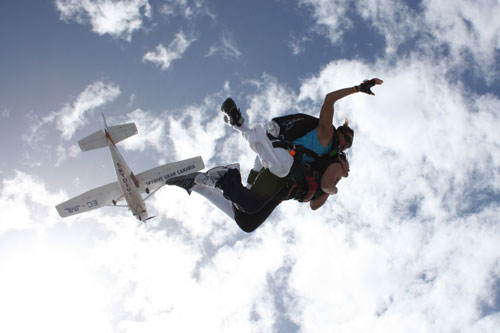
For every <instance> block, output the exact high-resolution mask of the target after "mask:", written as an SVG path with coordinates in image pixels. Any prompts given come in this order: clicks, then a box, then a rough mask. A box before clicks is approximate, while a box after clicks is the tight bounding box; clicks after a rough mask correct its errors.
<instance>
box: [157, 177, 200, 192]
mask: <svg viewBox="0 0 500 333" xmlns="http://www.w3.org/2000/svg"><path fill="white" fill-rule="evenodd" d="M199 174H201V172H193V173H190V174H187V175H182V176H178V177H172V178H169V179H167V181H166V182H165V183H166V184H167V185H175V186H179V187H182V188H183V189H185V190H186V191H187V193H188V194H189V195H191V192H192V191H193V190H192V188H193V186H194V185H195V178H196V176H197V175H199Z"/></svg>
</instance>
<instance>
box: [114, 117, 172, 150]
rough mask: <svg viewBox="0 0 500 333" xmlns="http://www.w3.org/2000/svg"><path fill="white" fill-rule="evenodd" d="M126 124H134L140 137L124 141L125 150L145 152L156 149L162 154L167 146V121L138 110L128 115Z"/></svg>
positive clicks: (136, 136)
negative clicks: (147, 149) (148, 149)
mask: <svg viewBox="0 0 500 333" xmlns="http://www.w3.org/2000/svg"><path fill="white" fill-rule="evenodd" d="M124 122H127V123H128V122H134V123H135V124H136V126H137V131H138V135H134V136H132V137H131V138H129V139H127V140H125V141H123V142H122V143H121V145H122V146H123V147H125V149H130V150H138V151H141V152H143V151H144V150H145V149H146V148H156V149H158V150H159V151H160V152H161V151H163V150H164V147H165V146H166V144H167V143H166V134H165V120H164V119H161V118H158V116H156V115H154V114H152V113H150V112H146V111H143V110H141V109H136V110H134V111H132V112H130V113H128V114H127V119H126V120H125V121H124Z"/></svg>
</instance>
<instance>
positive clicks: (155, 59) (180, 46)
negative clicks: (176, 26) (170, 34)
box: [142, 31, 196, 70]
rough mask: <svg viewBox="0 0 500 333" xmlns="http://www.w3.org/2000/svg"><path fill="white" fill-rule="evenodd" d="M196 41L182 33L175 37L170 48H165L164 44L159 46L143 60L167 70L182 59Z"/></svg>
mask: <svg viewBox="0 0 500 333" xmlns="http://www.w3.org/2000/svg"><path fill="white" fill-rule="evenodd" d="M195 41H196V39H195V38H189V37H187V36H186V35H185V34H184V32H182V31H180V32H178V33H177V34H176V35H175V37H174V39H173V40H172V42H170V44H169V45H168V48H165V46H163V44H158V46H156V48H155V50H154V51H149V52H147V53H146V54H145V55H144V57H143V58H142V60H143V61H144V62H145V61H150V62H152V63H153V64H155V65H157V66H160V67H161V69H162V70H166V69H167V68H169V67H170V65H171V63H172V62H173V61H174V60H178V59H181V58H182V55H183V54H184V52H186V50H187V49H188V47H189V46H190V45H191V44H192V43H193V42H195Z"/></svg>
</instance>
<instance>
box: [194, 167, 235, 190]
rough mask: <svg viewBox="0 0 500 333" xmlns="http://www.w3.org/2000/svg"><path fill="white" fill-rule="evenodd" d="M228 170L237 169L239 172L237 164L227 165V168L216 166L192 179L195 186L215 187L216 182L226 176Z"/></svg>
mask: <svg viewBox="0 0 500 333" xmlns="http://www.w3.org/2000/svg"><path fill="white" fill-rule="evenodd" d="M230 169H237V170H238V171H239V169H240V165H239V163H234V164H229V165H227V166H218V167H215V168H212V169H210V170H208V171H207V172H205V173H199V174H198V175H196V178H195V179H194V183H195V184H197V185H205V186H209V187H213V188H215V187H217V182H218V181H219V180H220V179H221V178H222V177H224V176H225V175H226V173H227V172H228V171H229V170H230Z"/></svg>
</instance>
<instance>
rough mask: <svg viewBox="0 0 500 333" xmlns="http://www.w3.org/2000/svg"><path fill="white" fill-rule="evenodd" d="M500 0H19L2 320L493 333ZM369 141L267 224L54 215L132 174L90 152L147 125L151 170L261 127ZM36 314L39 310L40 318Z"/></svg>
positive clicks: (183, 202) (142, 141)
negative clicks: (245, 228)
mask: <svg viewBox="0 0 500 333" xmlns="http://www.w3.org/2000/svg"><path fill="white" fill-rule="evenodd" d="M499 16H500V4H499V3H498V1H492V0H481V1H466V0H460V1H451V0H450V1H442V0H441V1H438V0H427V1H393V0H383V1H376V2H371V3H366V4H364V3H360V2H356V1H325V0H298V1H283V0H270V1H225V2H221V1H218V2H213V1H205V0H169V1H167V0H165V1H160V0H156V1H153V0H128V1H112V0H86V1H70V0H57V1H44V2H41V1H38V2H31V1H15V2H13V1H11V2H2V3H1V4H0V45H1V48H0V120H1V121H0V129H1V131H0V133H1V134H0V138H1V140H2V145H1V150H0V152H1V154H2V159H1V160H0V281H1V282H2V283H0V296H1V297H0V313H3V314H4V315H5V318H8V320H2V321H1V322H0V330H1V331H9V332H27V331H33V330H34V329H33V328H34V327H36V328H37V330H38V331H49V330H50V331H51V332H59V331H60V332H63V331H64V332H67V331H73V332H78V331H82V332H84V331H85V332H89V331H99V332H127V333H128V332H139V331H140V332H158V331H161V332H164V331H176V332H183V331H185V332H192V331H200V330H201V329H203V330H205V331H209V332H235V331H238V332H329V331H335V332H367V331H372V332H436V331H440V332H452V331H453V332H456V331H458V332H491V331H493V330H494V329H495V328H497V327H499V325H500V291H499V285H500V282H499V281H500V278H499V276H500V265H499V262H500V260H499V259H500V258H499V255H498V253H500V248H499V247H500V245H499V244H500V229H499V228H500V227H499V223H498V222H499V220H498V216H500V190H499V189H500V176H499V171H500V149H499V145H498V142H500V133H499V132H498V128H499V126H500V118H499V109H500V76H499V74H500V68H499V63H500V62H499V59H500V57H499V50H500V23H498V22H497V21H498V20H497V18H498V17H499ZM371 77H379V78H381V79H383V80H384V84H383V85H382V86H380V87H376V88H375V89H374V91H375V93H376V96H375V97H372V96H366V95H360V94H357V95H354V96H350V97H348V98H346V99H343V100H341V101H339V102H338V103H337V104H336V105H335V119H334V123H335V124H338V123H340V122H342V121H343V119H344V117H348V118H349V120H350V122H351V124H353V126H354V128H355V130H356V138H355V142H354V144H353V148H352V149H351V152H350V162H351V173H350V177H349V178H348V179H345V180H343V181H342V182H341V183H340V184H339V193H338V194H337V195H335V196H333V197H331V198H330V199H329V200H328V202H327V204H325V206H324V207H322V208H321V209H320V210H318V211H314V212H313V211H311V210H310V209H309V208H308V207H306V205H304V204H300V203H298V202H286V203H283V204H282V205H281V206H280V207H279V208H278V209H277V210H276V211H275V212H274V213H273V215H272V216H271V217H270V218H269V219H268V220H267V221H266V222H265V223H264V225H262V227H261V228H259V229H258V230H257V231H256V232H254V233H253V234H250V235H247V234H244V233H243V232H241V231H240V230H239V229H238V228H237V226H236V224H235V223H234V222H233V221H231V220H230V219H229V218H227V216H225V215H224V214H223V213H222V212H220V211H218V210H217V209H215V208H214V207H213V206H211V205H210V203H208V202H207V201H206V200H205V199H203V198H202V197H200V196H198V195H196V194H193V195H191V196H187V195H186V193H185V192H184V191H183V190H181V189H178V188H163V189H161V190H160V191H159V192H158V193H157V194H156V195H155V197H154V198H152V199H151V200H149V201H148V207H149V210H150V213H151V214H155V215H157V218H155V219H153V220H151V221H150V222H149V223H148V224H147V225H142V226H138V224H137V222H136V221H135V219H134V218H133V217H132V216H131V214H130V213H129V212H127V211H126V210H121V209H111V208H104V209H102V210H98V211H93V212H91V213H88V214H82V215H79V216H75V217H71V218H66V219H61V218H60V217H59V216H58V215H57V212H56V210H55V208H54V206H55V205H56V204H58V203H60V202H62V201H64V200H66V199H68V198H70V197H73V196H75V195H78V194H80V193H82V192H84V191H87V190H89V189H91V188H93V187H96V186H99V185H102V184H105V183H109V182H111V181H114V179H115V178H114V177H115V176H114V170H113V168H112V165H111V158H110V156H109V151H107V150H106V149H102V150H95V151H91V152H86V153H82V152H80V151H79V148H78V146H77V142H78V140H79V139H81V138H83V137H85V136H87V135H88V134H90V133H92V132H94V131H95V130H97V129H99V128H102V126H103V124H102V119H101V116H100V113H101V112H103V113H105V115H106V117H107V120H108V123H109V124H111V125H113V124H120V123H125V122H135V123H136V124H137V127H138V130H139V134H138V135H136V136H134V137H132V138H130V139H127V140H125V141H123V142H122V143H120V144H119V145H118V146H119V148H120V150H121V152H122V154H123V155H124V157H125V159H126V160H127V161H128V163H129V165H130V167H131V168H132V169H133V170H134V171H135V172H141V171H143V170H146V169H149V168H152V167H155V166H157V165H159V164H162V163H167V162H171V161H175V160H179V159H183V158H189V157H192V156H197V155H202V156H203V158H204V160H205V163H206V165H207V167H212V166H215V165H219V164H228V163H232V162H240V163H241V168H242V172H243V173H244V174H245V173H246V172H248V171H249V169H250V168H251V166H252V165H253V159H254V156H253V154H252V152H251V151H250V150H249V149H248V147H247V146H246V144H245V141H244V140H243V139H242V138H241V137H240V136H239V135H238V133H236V132H235V131H233V130H232V129H231V128H229V127H228V126H226V125H225V124H224V123H223V121H222V117H221V114H220V112H219V107H220V104H221V103H222V101H223V100H224V99H225V98H226V97H228V96H232V97H233V98H234V99H235V100H236V102H237V103H238V105H239V106H241V109H242V111H243V113H244V116H245V118H246V120H247V121H248V122H249V123H250V124H254V125H265V124H266V122H267V121H268V120H269V119H271V118H272V117H274V116H279V115H284V114H286V113H290V112H307V113H310V114H313V115H318V114H319V110H320V107H321V103H322V101H323V98H324V96H325V94H326V93H328V92H330V91H332V90H335V89H339V88H344V87H350V86H353V85H355V84H358V83H359V82H360V81H362V80H363V79H365V78H371ZM28 319H29V320H28Z"/></svg>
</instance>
